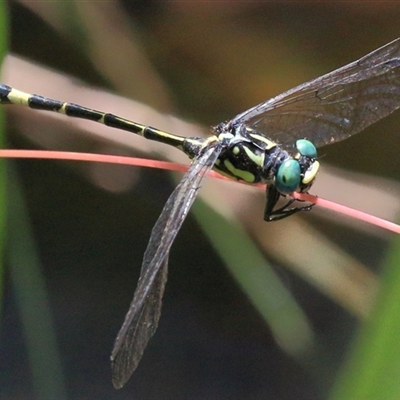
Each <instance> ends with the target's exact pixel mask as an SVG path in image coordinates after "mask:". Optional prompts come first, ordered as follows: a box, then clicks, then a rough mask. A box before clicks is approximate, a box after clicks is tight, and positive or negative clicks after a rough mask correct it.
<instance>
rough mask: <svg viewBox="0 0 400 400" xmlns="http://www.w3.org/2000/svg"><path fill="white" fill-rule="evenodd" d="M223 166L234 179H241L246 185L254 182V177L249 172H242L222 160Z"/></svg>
mask: <svg viewBox="0 0 400 400" xmlns="http://www.w3.org/2000/svg"><path fill="white" fill-rule="evenodd" d="M224 165H225V167H226V169H227V170H228V171H229V172H230V173H231V174H232V175H233V176H234V177H236V178H239V179H242V180H244V181H245V182H247V183H253V182H254V181H255V179H256V178H255V176H254V175H253V174H252V173H251V172H249V171H243V170H241V169H238V168H235V167H234V166H233V164H232V163H231V162H230V161H229V160H224Z"/></svg>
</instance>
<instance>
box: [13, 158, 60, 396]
mask: <svg viewBox="0 0 400 400" xmlns="http://www.w3.org/2000/svg"><path fill="white" fill-rule="evenodd" d="M9 171H10V175H9V177H10V184H9V187H8V195H9V196H10V198H12V201H10V202H9V206H8V247H9V248H8V258H9V266H10V278H11V281H12V284H13V289H14V292H15V297H16V300H17V304H18V308H19V312H20V317H21V321H22V326H23V332H24V336H25V341H26V346H27V350H28V355H29V360H30V363H31V370H32V378H33V386H34V388H35V392H36V393H37V396H38V398H40V399H49V400H50V399H61V400H62V399H66V398H67V397H66V395H65V389H64V382H63V375H62V367H61V360H60V355H59V353H58V349H57V339H56V335H55V329H54V324H53V318H52V315H51V309H50V304H49V301H48V298H47V292H46V288H45V282H44V278H43V275H42V272H41V270H40V262H39V259H38V255H37V252H36V248H35V244H34V242H33V240H32V233H31V229H30V226H29V224H28V221H29V218H28V214H27V211H26V208H25V204H24V198H23V193H22V191H21V189H20V185H19V182H18V177H17V174H16V173H15V171H14V168H12V165H11V163H10V168H9Z"/></svg>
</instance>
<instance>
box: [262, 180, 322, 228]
mask: <svg viewBox="0 0 400 400" xmlns="http://www.w3.org/2000/svg"><path fill="white" fill-rule="evenodd" d="M281 196H282V195H281V194H280V193H279V192H278V190H277V189H276V188H275V186H273V185H269V186H268V187H267V204H266V206H265V211H264V220H265V221H267V222H271V221H279V220H281V219H284V218H287V217H289V216H291V215H293V214H296V213H298V212H299V211H310V210H311V209H312V207H313V206H314V205H315V204H309V205H307V206H303V207H292V208H289V207H290V206H291V205H292V204H293V203H294V202H295V201H296V199H293V198H292V199H290V200H289V201H288V202H287V203H286V204H285V205H284V206H283V207H280V208H278V209H275V210H274V208H275V206H276V203H277V202H278V200H279V198H280V197H281ZM297 201H301V200H297Z"/></svg>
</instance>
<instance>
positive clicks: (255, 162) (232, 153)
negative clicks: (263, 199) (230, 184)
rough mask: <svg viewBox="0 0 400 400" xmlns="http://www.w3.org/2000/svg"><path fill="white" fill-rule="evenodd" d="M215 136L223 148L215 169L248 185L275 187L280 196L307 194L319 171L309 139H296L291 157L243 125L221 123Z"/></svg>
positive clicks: (261, 135) (216, 129) (313, 148)
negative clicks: (260, 184)
mask: <svg viewBox="0 0 400 400" xmlns="http://www.w3.org/2000/svg"><path fill="white" fill-rule="evenodd" d="M215 132H216V135H217V136H218V139H219V140H220V141H224V142H225V143H226V146H224V150H223V151H222V152H221V154H220V156H219V158H218V160H217V162H216V163H215V166H214V169H215V170H216V171H218V172H219V173H221V174H223V175H225V176H228V177H229V178H233V179H236V180H242V181H245V182H247V183H265V184H267V185H274V186H275V187H276V189H277V190H278V192H279V193H281V194H283V195H286V194H290V193H292V192H294V191H298V192H305V191H307V190H308V189H309V188H310V187H311V185H312V182H313V181H314V178H315V176H316V174H317V172H318V168H319V163H318V161H316V158H317V150H316V148H315V146H314V145H313V144H312V143H311V142H310V141H308V140H305V139H301V140H297V142H296V143H295V145H294V146H293V147H294V149H295V151H294V153H295V154H294V155H291V154H289V152H287V151H286V150H282V149H281V148H280V147H279V146H278V145H277V144H276V143H275V142H273V141H272V140H270V139H268V138H266V137H265V136H264V135H263V134H261V133H258V132H257V131H255V130H253V129H250V128H248V127H246V126H245V125H243V124H237V125H231V124H226V125H225V124H220V125H218V127H216V128H215Z"/></svg>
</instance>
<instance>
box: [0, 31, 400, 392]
mask: <svg viewBox="0 0 400 400" xmlns="http://www.w3.org/2000/svg"><path fill="white" fill-rule="evenodd" d="M0 104H17V105H21V106H25V107H29V108H32V109H36V110H47V111H53V112H57V113H61V114H65V115H67V116H69V117H75V118H83V119H87V120H92V121H95V122H98V123H102V124H104V125H107V126H109V127H113V128H117V129H122V130H124V131H128V132H131V133H134V134H137V135H140V136H142V137H144V138H146V139H148V140H153V141H157V142H161V143H165V144H167V145H170V146H172V147H175V148H177V149H179V150H181V151H183V152H184V153H185V154H186V155H187V156H188V157H189V158H190V159H191V160H192V162H191V166H190V168H189V169H188V171H187V172H186V174H185V175H184V177H183V178H182V180H181V182H180V183H179V184H178V185H177V187H176V188H175V190H174V191H173V192H172V194H171V196H170V197H169V199H168V200H167V202H166V204H165V206H164V208H163V210H162V212H161V215H160V216H159V218H158V220H157V222H156V224H155V225H154V227H153V229H152V232H151V236H150V239H149V243H148V245H147V248H146V251H145V253H144V256H143V262H142V266H141V271H140V277H139V281H138V284H137V287H136V290H135V293H134V297H133V300H132V302H131V304H130V307H129V310H128V312H127V314H126V316H125V320H124V322H123V325H122V327H121V329H120V331H119V333H118V335H117V337H116V340H115V343H114V347H113V350H112V353H111V369H112V382H113V385H114V387H115V388H117V389H118V388H121V387H123V386H124V384H125V383H126V382H127V381H128V379H129V378H130V376H131V375H132V373H133V372H134V370H135V369H136V368H137V366H138V364H139V362H140V360H141V358H142V355H143V352H144V350H145V348H146V346H147V344H148V342H149V340H150V338H151V337H152V336H153V334H154V333H155V331H156V329H157V326H158V322H159V318H160V314H161V305H162V297H163V293H164V289H165V284H166V281H167V272H168V258H169V252H170V249H171V246H172V243H173V242H174V240H175V237H176V235H177V233H178V232H179V230H180V228H181V226H182V224H183V222H184V220H185V218H186V216H187V215H188V213H189V210H190V207H191V206H192V204H193V202H194V201H195V199H196V197H197V194H198V191H199V188H200V186H201V183H202V180H203V179H204V177H205V176H206V175H207V173H208V172H209V171H210V170H211V169H214V170H215V171H217V172H219V173H221V174H222V175H225V176H227V177H229V178H231V179H233V180H237V181H244V182H246V183H253V184H254V183H263V184H266V205H265V211H264V220H265V221H268V222H270V221H277V220H281V219H283V218H287V217H289V216H291V215H293V214H296V213H298V212H300V211H309V210H311V208H312V207H313V205H314V204H312V203H311V204H306V205H304V204H303V205H300V206H293V203H294V201H295V199H294V197H293V195H292V194H293V193H294V192H299V193H307V192H308V191H309V190H310V188H311V186H312V184H313V182H314V180H315V178H316V176H317V173H318V170H319V166H320V164H319V161H318V155H317V148H319V147H321V146H324V145H328V144H331V143H336V142H339V141H341V140H344V139H347V138H349V137H350V136H352V135H354V134H356V133H358V132H360V131H362V130H364V129H365V128H367V127H368V126H369V125H371V124H373V123H375V122H376V121H378V120H380V119H381V118H383V117H386V116H387V115H389V114H391V113H392V112H394V111H395V110H396V109H398V108H399V107H400V38H398V39H396V40H394V41H392V42H390V43H388V44H386V45H384V46H383V47H381V48H379V49H377V50H375V51H373V52H371V53H369V54H367V55H366V56H364V57H362V58H360V59H359V60H357V61H354V62H352V63H350V64H348V65H346V66H344V67H342V68H339V69H337V70H334V71H333V72H330V73H328V74H325V75H323V76H321V77H318V78H316V79H313V80H311V81H309V82H306V83H303V84H301V85H299V86H297V87H295V88H293V89H290V90H288V91H286V92H284V93H282V94H280V95H278V96H276V97H274V98H272V99H270V100H267V101H265V102H263V103H260V104H258V105H256V106H255V107H252V108H250V109H248V110H247V111H244V112H242V113H241V114H238V115H237V116H235V117H234V118H232V119H231V120H230V121H228V122H224V123H220V124H219V125H217V126H215V127H214V128H213V129H212V134H211V135H210V136H209V137H207V138H201V137H182V136H178V135H174V134H171V133H168V132H165V131H162V130H159V129H156V128H153V127H151V126H146V125H142V124H139V123H136V122H133V121H130V120H127V119H125V118H121V117H119V116H116V115H114V114H110V113H105V112H102V111H97V110H93V109H90V108H87V107H83V106H80V105H77V104H74V103H65V102H61V101H58V100H53V99H50V98H46V97H43V96H40V95H36V94H28V93H24V92H21V91H19V90H17V89H14V88H12V87H10V86H8V85H5V84H0ZM281 198H283V199H285V203H284V205H283V206H279V205H278V201H279V200H280V199H281Z"/></svg>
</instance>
